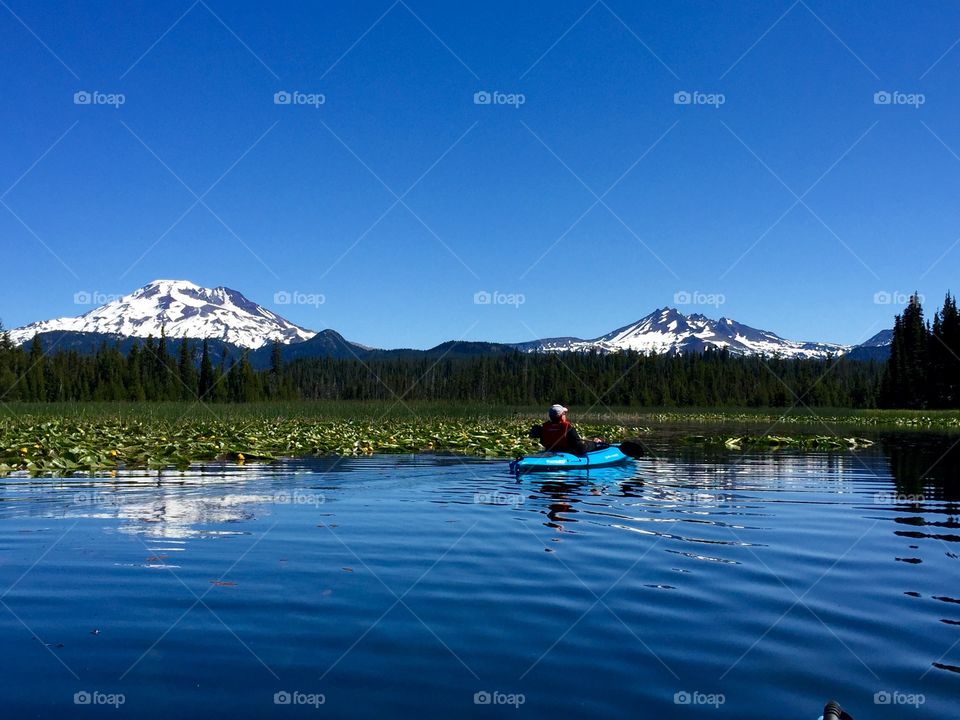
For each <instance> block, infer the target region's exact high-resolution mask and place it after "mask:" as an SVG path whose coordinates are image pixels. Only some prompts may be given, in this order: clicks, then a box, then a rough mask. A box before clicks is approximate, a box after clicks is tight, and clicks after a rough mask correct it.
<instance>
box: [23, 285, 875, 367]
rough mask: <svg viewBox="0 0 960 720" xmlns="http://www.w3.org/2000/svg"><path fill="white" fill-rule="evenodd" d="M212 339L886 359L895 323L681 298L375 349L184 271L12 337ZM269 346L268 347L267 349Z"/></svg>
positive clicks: (300, 353) (309, 350)
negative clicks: (804, 327)
mask: <svg viewBox="0 0 960 720" xmlns="http://www.w3.org/2000/svg"><path fill="white" fill-rule="evenodd" d="M161 332H165V333H166V335H167V337H168V338H170V339H178V338H187V339H190V340H203V339H208V340H214V341H216V342H217V343H218V347H221V346H222V347H225V348H227V349H228V350H229V348H237V352H238V353H239V352H243V351H252V354H251V357H252V358H254V359H256V360H257V363H256V364H265V360H264V358H268V356H269V351H270V346H271V345H272V343H273V342H274V341H279V342H280V343H282V355H283V356H284V360H285V361H290V360H296V359H299V358H309V357H334V358H357V359H373V358H389V357H419V356H424V355H429V356H442V357H447V356H450V357H461V356H474V355H479V354H495V353H499V352H507V351H520V352H591V351H593V352H604V353H606V352H620V351H624V350H630V351H635V352H643V353H653V354H665V353H666V354H680V353H688V352H704V351H706V350H707V349H726V350H728V351H729V352H731V353H733V354H737V355H768V356H773V355H779V356H782V357H788V358H827V357H835V356H840V355H848V356H850V357H851V358H852V359H882V358H883V357H884V356H885V353H886V354H888V353H889V336H890V334H891V331H890V330H885V331H881V332H880V333H878V334H877V335H875V336H874V337H872V338H870V339H869V340H867V341H866V342H865V343H861V344H860V345H840V344H837V343H825V342H811V341H796V340H789V339H786V338H783V337H781V336H780V335H778V334H776V333H774V332H771V331H768V330H759V329H757V328H753V327H751V326H749V325H745V324H743V323H740V322H737V321H736V320H733V319H731V318H727V317H721V318H720V319H719V320H713V319H711V318H708V317H707V316H705V315H703V314H700V313H692V314H690V315H684V314H683V313H681V312H680V311H679V310H677V309H676V308H672V307H663V308H657V309H656V310H654V311H653V312H652V313H650V314H648V315H646V316H644V317H642V318H640V319H639V320H637V321H636V322H633V323H630V324H628V325H624V326H622V327H619V328H617V329H615V330H612V331H611V332H608V333H606V334H604V335H600V336H598V337H596V338H592V339H586V340H584V339H581V338H577V337H570V336H567V337H554V338H543V339H539V340H533V341H527V342H519V343H492V342H483V341H471V342H467V341H447V342H444V343H440V344H439V345H437V346H435V347H433V348H429V349H427V350H415V349H411V348H396V349H377V348H372V347H368V346H366V345H361V344H359V343H354V342H351V341H349V340H347V339H346V338H344V337H343V336H342V335H341V334H340V333H338V332H336V331H335V330H332V329H329V328H328V329H325V330H322V331H319V332H317V331H313V330H308V329H306V328H303V327H300V326H298V325H295V324H294V323H292V322H290V321H289V320H286V319H285V318H283V317H281V316H280V315H278V314H276V313H274V312H272V311H270V310H268V309H266V308H264V307H263V306H261V305H258V304H257V303H255V302H253V301H252V300H249V299H248V298H247V297H245V296H244V295H243V294H242V293H240V292H239V291H237V290H232V289H230V288H227V287H225V286H219V287H217V288H213V289H210V288H204V287H201V286H199V285H196V284H194V283H192V282H189V281H186V280H154V281H153V282H150V283H148V284H146V285H144V286H143V287H141V288H139V289H137V290H135V291H134V292H132V293H130V294H128V295H124V296H122V297H120V298H117V299H115V300H112V301H110V302H107V303H105V304H103V305H100V306H98V307H96V308H93V309H92V310H90V311H88V312H86V313H84V314H82V315H80V316H77V317H72V318H70V317H65V318H56V319H52V320H44V321H39V322H34V323H30V324H28V325H25V326H23V327H20V328H16V329H14V330H11V331H9V334H10V338H11V340H12V341H13V342H14V343H15V344H18V345H19V344H23V343H25V342H28V341H29V340H30V339H31V338H32V337H33V336H34V335H35V334H39V335H40V336H41V337H43V338H44V339H47V340H51V339H52V340H54V341H55V342H60V341H63V340H64V339H69V343H68V345H69V346H70V347H71V348H73V349H78V348H84V347H87V348H95V347H96V346H99V345H100V344H102V343H103V342H114V343H115V342H122V341H125V340H128V339H130V338H146V337H147V336H149V335H153V336H154V337H158V336H159V335H160V333H161ZM261 356H263V357H261Z"/></svg>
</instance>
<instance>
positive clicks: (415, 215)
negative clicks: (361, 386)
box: [0, 0, 960, 347]
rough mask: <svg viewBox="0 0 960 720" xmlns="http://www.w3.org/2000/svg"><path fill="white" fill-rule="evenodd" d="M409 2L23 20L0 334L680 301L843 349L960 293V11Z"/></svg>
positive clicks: (12, 96) (49, 15)
mask: <svg viewBox="0 0 960 720" xmlns="http://www.w3.org/2000/svg"><path fill="white" fill-rule="evenodd" d="M391 1H392V0H379V1H377V2H353V1H351V2H324V3H319V2H309V1H304V2H296V3H289V2H276V3H252V2H240V1H233V2H225V1H224V0H203V1H201V2H197V3H194V4H191V0H183V1H182V2H181V1H177V2H157V3H145V4H137V5H136V6H133V5H130V4H129V3H126V2H72V3H66V2H56V3H53V2H51V3H47V2H44V3H37V2H25V1H24V0H4V3H3V5H2V7H0V36H2V38H3V42H2V43H0V87H2V94H3V102H2V103H0V124H2V129H3V132H2V133H0V151H2V157H3V162H2V171H0V172H2V175H0V195H2V201H3V205H0V238H2V243H3V260H4V262H3V266H4V269H5V272H4V277H3V283H0V317H2V319H3V321H4V323H5V324H6V325H7V326H8V327H14V326H18V325H22V324H25V323H27V322H31V321H34V320H40V319H46V318H49V317H55V316H61V315H76V314H80V312H83V311H85V310H87V309H89V308H87V307H78V306H77V305H75V304H74V301H73V297H74V294H75V293H76V292H78V291H88V292H93V291H98V292H101V293H118V294H122V293H126V292H130V291H132V290H133V289H135V288H136V287H139V286H140V285H143V284H144V283H146V282H148V281H150V280H153V279H156V278H178V279H180V278H182V279H189V280H192V281H194V282H197V283H199V284H202V285H207V286H216V285H226V286H229V287H233V288H236V289H238V290H240V291H242V292H243V293H244V294H246V295H247V296H248V297H250V298H251V299H253V300H256V301H258V302H260V303H261V304H264V305H265V306H267V307H270V308H272V309H274V310H277V311H279V312H281V314H283V315H285V316H287V317H288V318H289V319H291V320H292V321H294V322H297V323H299V324H301V325H304V326H307V327H310V328H313V329H322V328H325V327H332V328H334V329H336V330H338V331H340V332H342V333H343V334H344V335H345V336H346V337H348V338H349V339H351V340H355V341H358V342H364V343H368V344H372V345H377V346H381V347H395V346H413V347H428V346H431V345H434V344H436V343H438V342H441V341H443V340H447V339H457V338H461V337H462V338H467V339H488V340H496V341H521V340H529V339H532V337H534V336H551V335H579V336H581V337H594V336H597V335H600V334H602V333H605V332H607V331H608V330H611V329H613V328H615V327H618V326H620V325H624V324H627V323H629V322H631V321H633V320H636V319H638V318H639V317H641V316H643V315H645V314H647V313H648V312H650V311H651V310H653V309H654V308H655V307H662V306H665V305H674V304H675V302H674V297H675V294H676V293H678V292H683V291H687V292H689V293H694V292H699V293H701V294H702V295H711V294H712V295H722V296H723V300H724V303H723V304H722V305H721V306H720V307H713V306H710V305H699V306H697V305H687V306H682V307H681V308H680V309H681V310H684V311H685V312H703V313H705V314H707V315H710V316H713V317H718V316H720V315H726V316H729V317H733V318H735V319H737V320H739V321H741V322H745V323H747V324H750V325H753V326H756V327H761V328H765V329H770V330H774V331H776V332H778V333H780V334H781V335H784V336H786V337H790V338H794V339H803V340H826V341H836V342H849V343H853V342H858V341H860V340H862V339H865V337H866V336H867V335H870V334H873V333H874V332H876V331H877V330H879V329H882V328H884V327H888V326H890V325H891V324H892V315H893V314H894V312H895V310H896V309H897V306H891V305H882V304H877V303H876V302H875V301H874V296H875V294H876V293H878V292H888V293H893V292H901V293H904V292H908V291H911V290H914V289H918V290H919V291H920V292H921V293H923V294H924V295H925V296H926V298H927V304H928V307H930V309H931V311H932V306H933V305H934V304H935V303H939V301H940V300H941V299H942V295H943V293H944V292H945V291H946V290H947V289H952V290H954V291H956V290H958V289H960V283H958V282H957V269H958V264H960V245H958V246H955V243H956V242H957V240H958V238H960V203H958V202H957V198H958V197H960V195H958V191H960V157H958V156H960V125H958V124H957V122H956V120H957V118H958V117H960V94H958V92H957V77H958V73H960V44H957V40H958V35H960V6H958V5H957V4H956V2H951V1H945V2H924V3H921V4H912V3H903V2H876V3H873V2H871V3H864V2H860V1H847V2H825V1H824V0H806V2H802V1H801V2H797V3H794V4H791V2H790V0H783V1H779V0H777V1H771V0H764V1H763V2H718V3H705V2H659V1H658V2H644V3H635V2H624V1H623V0H606V1H605V2H603V1H601V2H596V3H593V4H591V0H583V1H582V2H524V3H515V2H483V3H451V2H427V1H426V0H405V1H404V2H397V3H394V4H391ZM494 90H496V91H500V92H502V93H522V94H523V96H524V103H523V104H522V105H521V106H519V107H514V106H511V105H508V104H504V105H499V104H487V105H483V104H479V105H478V104H475V103H474V93H476V92H479V91H494ZM79 91H87V92H93V91H99V92H100V93H106V94H110V93H122V94H123V96H124V103H123V105H122V106H119V107H114V106H111V105H97V104H75V102H74V93H76V92H79ZM278 91H287V92H293V91H298V92H301V93H305V94H309V93H319V94H322V95H323V96H324V99H325V102H324V103H323V104H322V105H320V106H319V107H315V106H311V105H309V104H305V105H294V104H290V105H277V104H275V103H274V93H276V92H278ZM678 91H687V92H693V91H699V92H701V93H706V94H709V93H722V94H723V96H724V97H723V99H724V102H723V104H722V105H720V106H719V107H716V106H711V105H694V104H690V105H678V104H675V102H674V94H675V93H676V92H678ZM879 91H887V92H893V91H899V92H901V93H905V94H908V95H909V94H917V93H920V94H922V100H923V104H922V105H920V106H916V102H914V104H912V105H911V104H897V103H898V102H907V103H909V102H910V101H911V99H910V98H909V97H906V96H898V98H899V100H897V99H895V101H894V102H893V103H890V104H876V103H875V102H874V94H875V93H876V92H879ZM625 173H626V174H625ZM618 180H619V182H617V181H618ZM615 183H616V185H615V186H614V184H615ZM211 186H213V188H212V189H211V190H209V192H208V189H209V188H210V187H211ZM411 186H413V187H412V189H410V190H409V193H408V192H407V191H408V189H409V188H411ZM611 186H614V187H613V188H612V189H611V190H609V192H608V193H607V190H608V188H610V187H611ZM811 187H812V189H811ZM8 188H11V189H8ZM808 189H809V192H808ZM194 193H195V194H196V195H194ZM405 193H406V194H405ZM605 193H606V194H605ZM196 196H200V197H201V198H202V201H201V202H197V197H196ZM397 196H400V197H401V198H402V201H401V202H399V203H398V202H397ZM598 197H600V198H602V200H601V201H600V202H597V200H598ZM798 197H799V198H801V201H800V202H798ZM392 205H393V207H392V209H391V206H392ZM591 206H592V207H591ZM384 213H386V214H385V215H384ZM584 213H586V214H584ZM381 216H382V217H381ZM18 218H19V219H18ZM378 220H379V222H377V221H378ZM778 220H779V222H778ZM21 221H22V222H21ZM483 290H486V291H490V292H492V291H499V292H501V293H513V294H522V296H523V299H524V303H523V304H522V305H521V306H519V307H516V306H511V305H482V304H481V305H477V304H475V303H474V293H476V292H478V291H483ZM280 291H287V292H300V293H314V294H322V295H323V296H324V297H325V300H326V302H325V303H324V304H323V305H321V306H319V307H317V306H313V305H287V306H277V305H276V304H275V303H274V295H275V293H277V292H280ZM700 299H701V300H709V298H704V297H701V298H700Z"/></svg>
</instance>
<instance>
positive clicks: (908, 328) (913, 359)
mask: <svg viewBox="0 0 960 720" xmlns="http://www.w3.org/2000/svg"><path fill="white" fill-rule="evenodd" d="M929 347H930V331H929V328H928V327H927V326H926V325H925V324H924V322H923V307H922V306H921V304H920V297H919V296H918V295H917V294H916V293H915V294H913V295H911V296H910V303H909V304H908V305H907V307H906V308H905V309H904V311H903V314H902V315H897V317H896V319H895V320H894V324H893V340H892V341H891V344H890V359H889V360H888V361H887V366H886V374H885V375H884V378H883V387H882V390H881V404H882V406H883V407H894V408H922V407H924V406H925V405H926V401H927V395H928V391H927V386H926V380H927V370H928V358H929V352H928V351H929Z"/></svg>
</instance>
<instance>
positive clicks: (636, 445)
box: [617, 438, 647, 458]
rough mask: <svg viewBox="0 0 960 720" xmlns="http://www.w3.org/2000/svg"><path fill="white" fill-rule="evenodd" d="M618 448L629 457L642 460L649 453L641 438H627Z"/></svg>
mask: <svg viewBox="0 0 960 720" xmlns="http://www.w3.org/2000/svg"><path fill="white" fill-rule="evenodd" d="M617 447H619V448H620V452H622V453H623V454H624V455H626V456H627V457H632V458H642V457H646V456H647V451H646V450H645V449H644V447H643V442H642V441H641V440H640V438H627V439H626V440H624V441H623V442H621V443H620V444H619V445H618V446H617Z"/></svg>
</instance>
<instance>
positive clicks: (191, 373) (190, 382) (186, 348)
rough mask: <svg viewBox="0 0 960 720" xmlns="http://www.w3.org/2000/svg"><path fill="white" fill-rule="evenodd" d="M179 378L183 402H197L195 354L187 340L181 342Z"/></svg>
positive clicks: (178, 362) (178, 364) (178, 360)
mask: <svg viewBox="0 0 960 720" xmlns="http://www.w3.org/2000/svg"><path fill="white" fill-rule="evenodd" d="M177 376H178V377H179V378H180V383H179V384H180V398H181V399H182V400H195V399H196V398H197V368H196V367H195V366H194V363H193V353H192V352H191V351H190V341H189V340H187V338H183V340H181V341H180V356H179V358H178V359H177Z"/></svg>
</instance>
